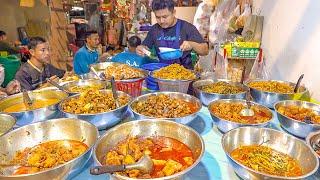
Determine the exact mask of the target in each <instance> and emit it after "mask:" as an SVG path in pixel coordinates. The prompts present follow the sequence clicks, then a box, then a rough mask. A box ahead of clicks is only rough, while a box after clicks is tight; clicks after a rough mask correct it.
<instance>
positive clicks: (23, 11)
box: [0, 0, 50, 41]
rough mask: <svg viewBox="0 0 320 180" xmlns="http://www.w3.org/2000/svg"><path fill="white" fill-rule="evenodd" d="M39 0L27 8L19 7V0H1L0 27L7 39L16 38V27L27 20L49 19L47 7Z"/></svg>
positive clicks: (22, 24) (24, 23) (23, 24)
mask: <svg viewBox="0 0 320 180" xmlns="http://www.w3.org/2000/svg"><path fill="white" fill-rule="evenodd" d="M41 1H43V0H41ZM41 1H40V0H36V3H35V7H33V8H28V7H20V4H19V2H20V0H1V5H0V29H1V30H3V31H5V32H6V33H7V35H8V39H9V41H14V40H17V39H18V32H17V27H20V26H25V25H26V23H27V22H28V20H35V21H47V22H48V21H49V18H50V15H49V9H48V7H47V6H45V4H43V3H41ZM43 2H44V1H43Z"/></svg>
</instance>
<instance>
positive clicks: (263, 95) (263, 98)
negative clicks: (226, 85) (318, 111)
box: [247, 80, 310, 108]
mask: <svg viewBox="0 0 320 180" xmlns="http://www.w3.org/2000/svg"><path fill="white" fill-rule="evenodd" d="M257 81H266V80H254V81H249V82H248V83H247V86H248V87H249V88H250V93H251V96H252V98H253V100H254V101H255V102H257V103H259V104H262V105H264V106H267V107H268V108H273V106H274V104H275V103H277V102H278V101H283V100H293V99H306V100H307V99H310V95H309V92H308V90H307V88H306V87H305V86H300V88H299V89H300V90H299V92H298V93H287V94H281V93H273V92H267V91H261V90H258V89H255V88H251V87H250V86H249V85H248V84H249V83H250V82H257ZM268 81H272V82H280V83H286V84H288V85H290V86H292V87H294V86H295V85H296V84H295V83H292V82H287V81H279V80H268Z"/></svg>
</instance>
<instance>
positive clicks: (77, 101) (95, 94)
mask: <svg viewBox="0 0 320 180" xmlns="http://www.w3.org/2000/svg"><path fill="white" fill-rule="evenodd" d="M129 101H130V97H129V96H125V95H120V96H119V97H118V102H119V104H120V106H123V105H126V104H128V103H129ZM61 109H62V110H63V111H64V112H67V113H72V114H95V113H104V112H109V111H112V110H115V109H116V103H115V100H114V98H113V95H112V92H103V91H99V90H92V89H89V90H87V91H85V92H82V93H81V94H80V95H79V96H76V97H72V98H70V99H67V100H65V101H63V102H62V103H61Z"/></svg>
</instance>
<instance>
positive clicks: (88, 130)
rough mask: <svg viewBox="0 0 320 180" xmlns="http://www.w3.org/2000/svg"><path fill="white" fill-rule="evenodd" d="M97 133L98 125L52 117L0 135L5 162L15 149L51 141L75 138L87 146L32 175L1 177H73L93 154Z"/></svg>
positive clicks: (2, 156)
mask: <svg viewBox="0 0 320 180" xmlns="http://www.w3.org/2000/svg"><path fill="white" fill-rule="evenodd" d="M98 136H99V133H98V130H97V128H96V127H95V126H94V125H92V124H91V123H89V122H86V121H81V120H78V119H66V118H64V119H54V120H49V121H44V122H38V123H34V124H30V125H27V126H24V127H21V128H18V129H15V130H13V131H11V132H9V133H7V134H5V135H4V136H2V137H0V142H1V143H0V163H2V164H3V163H4V164H8V162H10V161H11V160H12V158H13V157H14V155H15V153H16V151H19V150H23V149H25V148H27V147H33V146H35V145H38V144H40V143H43V142H46V141H53V140H65V139H70V140H77V141H81V142H83V143H85V144H86V145H88V147H89V149H88V150H87V151H86V152H85V153H84V154H82V155H81V156H79V157H77V158H75V159H73V160H71V161H69V162H67V163H65V164H62V165H59V166H57V167H54V168H50V169H48V170H45V171H41V172H38V173H34V174H25V175H16V176H1V174H0V179H24V180H28V179H30V180H31V179H66V178H72V177H73V176H75V175H76V174H77V173H80V171H81V170H82V169H83V167H84V166H85V164H86V163H87V162H88V161H89V159H90V157H91V154H92V147H93V145H94V144H95V142H96V140H97V138H98Z"/></svg>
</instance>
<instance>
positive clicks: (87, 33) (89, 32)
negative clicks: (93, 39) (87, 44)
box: [85, 30, 98, 39]
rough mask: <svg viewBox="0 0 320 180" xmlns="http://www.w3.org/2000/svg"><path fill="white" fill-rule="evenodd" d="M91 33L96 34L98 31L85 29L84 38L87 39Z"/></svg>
mask: <svg viewBox="0 0 320 180" xmlns="http://www.w3.org/2000/svg"><path fill="white" fill-rule="evenodd" d="M92 34H98V32H97V31H94V30H92V31H87V32H86V33H85V37H86V39H87V38H88V37H89V36H91V35H92Z"/></svg>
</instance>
